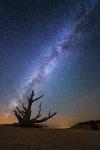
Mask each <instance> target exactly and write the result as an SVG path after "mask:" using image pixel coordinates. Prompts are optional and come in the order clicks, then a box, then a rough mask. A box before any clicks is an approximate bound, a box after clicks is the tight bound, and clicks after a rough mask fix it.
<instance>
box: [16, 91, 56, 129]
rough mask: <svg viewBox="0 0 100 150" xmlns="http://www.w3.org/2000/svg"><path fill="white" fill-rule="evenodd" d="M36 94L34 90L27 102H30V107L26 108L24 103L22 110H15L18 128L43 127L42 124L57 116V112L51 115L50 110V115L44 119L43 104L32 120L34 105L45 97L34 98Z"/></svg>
mask: <svg viewBox="0 0 100 150" xmlns="http://www.w3.org/2000/svg"><path fill="white" fill-rule="evenodd" d="M34 96H35V93H34V90H33V91H32V93H31V95H30V97H28V99H27V101H28V106H27V107H26V106H25V105H24V103H22V109H23V110H20V109H19V108H18V107H16V110H14V113H15V116H16V118H17V120H18V123H17V124H16V125H17V126H22V127H23V126H26V127H28V126H32V127H43V126H44V125H43V124H41V123H43V122H45V121H47V120H49V119H50V118H52V117H53V116H55V115H56V114H57V112H54V113H51V112H50V110H49V113H48V115H47V116H46V117H42V114H41V103H40V105H39V111H38V113H37V115H36V116H35V117H34V118H31V112H32V111H31V107H32V104H33V103H34V102H35V101H37V100H39V99H41V98H42V97H43V95H41V96H39V97H37V98H34Z"/></svg>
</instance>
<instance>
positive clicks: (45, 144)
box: [0, 126, 100, 150]
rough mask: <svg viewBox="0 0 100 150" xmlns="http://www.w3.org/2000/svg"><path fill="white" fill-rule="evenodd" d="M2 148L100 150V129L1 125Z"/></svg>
mask: <svg viewBox="0 0 100 150" xmlns="http://www.w3.org/2000/svg"><path fill="white" fill-rule="evenodd" d="M0 150H100V131H81V130H66V129H32V128H16V127H6V126H0Z"/></svg>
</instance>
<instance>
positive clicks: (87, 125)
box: [71, 120, 100, 130]
mask: <svg viewBox="0 0 100 150" xmlns="http://www.w3.org/2000/svg"><path fill="white" fill-rule="evenodd" d="M71 129H87V130H89V129H92V130H100V120H90V121H86V122H79V123H77V124H75V125H74V126H72V127H71Z"/></svg>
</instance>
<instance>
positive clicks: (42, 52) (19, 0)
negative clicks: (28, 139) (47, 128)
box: [0, 0, 100, 128]
mask: <svg viewBox="0 0 100 150" xmlns="http://www.w3.org/2000/svg"><path fill="white" fill-rule="evenodd" d="M99 25H100V1H99V0H7V1H6V0H0V123H9V122H13V121H15V120H14V119H15V118H14V115H13V114H12V111H13V109H14V107H15V106H17V105H18V104H19V103H20V99H22V100H23V101H24V99H25V97H26V95H29V94H30V92H31V90H32V89H35V92H36V94H37V95H40V94H42V93H43V94H44V98H43V99H41V100H42V102H43V112H44V114H45V113H47V112H48V109H49V108H50V109H51V111H54V110H55V111H57V112H58V114H57V116H55V117H54V118H53V119H52V120H51V121H49V124H50V125H51V126H55V127H61V128H63V127H69V126H71V125H72V124H74V123H76V122H78V121H86V120H91V119H100V99H99V97H100V95H99V89H100V86H99V85H100V82H99V76H100V63H99V56H100V53H99V49H100V32H99V31H100V26H99ZM38 104H39V103H38ZM38 104H35V106H34V107H33V112H34V111H35V110H37V107H38Z"/></svg>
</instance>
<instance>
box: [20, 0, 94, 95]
mask: <svg viewBox="0 0 100 150" xmlns="http://www.w3.org/2000/svg"><path fill="white" fill-rule="evenodd" d="M95 4H96V0H95V1H91V3H90V6H87V7H88V8H86V7H85V5H84V3H83V5H82V6H81V7H83V10H82V11H83V12H82V14H81V12H79V13H78V14H77V16H76V18H78V16H79V18H78V19H76V20H75V21H74V22H72V26H71V28H70V29H69V31H68V30H67V31H65V34H64V37H61V38H62V39H61V41H60V42H59V41H58V42H57V43H56V45H55V47H51V48H50V50H49V51H50V52H49V54H48V55H49V56H45V57H44V59H43V64H39V66H37V69H36V71H34V73H33V74H32V76H31V77H29V80H28V81H26V83H25V86H23V89H22V91H24V93H25V92H26V91H27V90H30V89H32V88H36V87H37V88H36V89H38V88H39V85H40V84H41V83H42V82H43V80H45V79H46V76H48V75H49V74H50V73H51V71H52V70H53V69H55V67H56V65H57V62H58V61H59V57H62V55H63V54H64V53H65V52H66V51H67V50H70V51H71V49H73V47H74V44H75V43H76V42H77V41H78V40H79V38H82V37H81V36H82V35H81V30H80V28H81V25H82V24H83V23H84V22H85V19H86V17H88V16H89V14H90V13H91V12H92V11H93V9H94V8H95ZM74 11H75V10H73V12H74ZM70 17H71V16H70ZM66 32H69V34H68V33H66ZM47 51H48V50H47ZM64 59H66V56H65V58H64ZM22 93H23V92H22Z"/></svg>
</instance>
